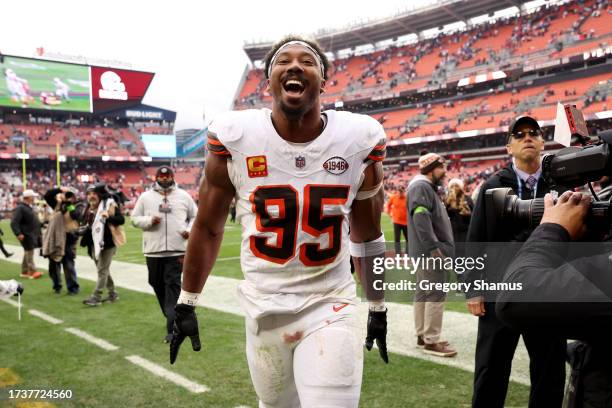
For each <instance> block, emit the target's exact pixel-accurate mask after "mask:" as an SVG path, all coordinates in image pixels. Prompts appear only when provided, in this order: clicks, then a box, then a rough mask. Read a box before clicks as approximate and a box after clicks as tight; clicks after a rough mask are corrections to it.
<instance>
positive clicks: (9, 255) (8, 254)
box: [4, 252, 15, 258]
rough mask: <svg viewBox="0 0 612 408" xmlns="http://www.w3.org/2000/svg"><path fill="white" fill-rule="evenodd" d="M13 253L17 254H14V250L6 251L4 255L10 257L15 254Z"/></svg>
mask: <svg viewBox="0 0 612 408" xmlns="http://www.w3.org/2000/svg"><path fill="white" fill-rule="evenodd" d="M13 255H15V254H14V253H12V252H8V253H6V254H5V255H4V256H6V257H7V258H10V257H11V256H13Z"/></svg>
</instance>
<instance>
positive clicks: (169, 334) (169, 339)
mask: <svg viewBox="0 0 612 408" xmlns="http://www.w3.org/2000/svg"><path fill="white" fill-rule="evenodd" d="M173 337H174V334H172V333H168V334H166V338H164V343H166V344H168V343H170V342H171V341H172V338H173Z"/></svg>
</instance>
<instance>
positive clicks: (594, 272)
mask: <svg viewBox="0 0 612 408" xmlns="http://www.w3.org/2000/svg"><path fill="white" fill-rule="evenodd" d="M590 202H591V197H590V196H588V195H586V194H582V193H572V192H570V191H567V192H565V193H563V194H562V195H561V197H559V199H558V200H557V203H556V204H554V203H553V198H552V196H551V195H550V194H547V195H546V197H545V198H544V206H545V207H544V208H545V209H544V215H543V216H542V221H541V222H540V225H539V226H538V227H537V228H536V229H535V230H534V232H533V234H532V235H531V237H530V238H529V240H528V241H527V242H526V243H525V245H523V247H522V248H521V250H520V251H519V252H518V254H517V256H516V257H515V259H514V261H513V262H512V263H511V264H510V266H509V267H508V269H507V271H506V275H505V277H504V282H510V281H512V282H522V283H523V290H522V291H521V292H511V291H506V292H503V293H501V294H500V296H499V297H498V304H497V307H496V310H497V312H498V313H499V316H500V318H501V319H503V321H504V322H507V323H508V324H510V325H511V326H512V327H515V328H517V329H520V330H525V329H538V330H545V331H548V332H554V333H556V334H559V335H561V336H563V337H566V338H573V339H582V340H588V341H596V340H605V341H608V342H609V341H610V340H612V303H611V302H612V273H610V271H612V257H611V256H612V255H611V254H610V252H607V253H604V254H601V255H594V256H589V257H583V258H578V259H574V260H571V261H567V260H566V258H567V253H568V250H567V248H568V246H567V244H565V245H562V243H567V242H569V241H574V240H576V239H577V238H579V237H580V236H581V235H583V234H584V232H585V231H586V228H585V225H584V220H585V217H586V214H587V213H588V210H589V205H590ZM543 288H545V289H546V290H542V289H543ZM529 292H533V293H529ZM534 298H537V299H538V302H537V303H534V302H519V301H520V300H522V299H534ZM610 354H611V355H612V352H610ZM611 368H612V367H611Z"/></svg>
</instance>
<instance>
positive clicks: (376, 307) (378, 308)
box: [368, 299, 387, 312]
mask: <svg viewBox="0 0 612 408" xmlns="http://www.w3.org/2000/svg"><path fill="white" fill-rule="evenodd" d="M368 303H369V306H368V309H370V310H371V311H373V312H384V311H385V310H387V306H385V299H382V300H370V301H368Z"/></svg>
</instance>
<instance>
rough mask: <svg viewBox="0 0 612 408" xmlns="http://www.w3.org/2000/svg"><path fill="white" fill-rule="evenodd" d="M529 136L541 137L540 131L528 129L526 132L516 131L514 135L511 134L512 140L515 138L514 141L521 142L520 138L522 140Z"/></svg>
mask: <svg viewBox="0 0 612 408" xmlns="http://www.w3.org/2000/svg"><path fill="white" fill-rule="evenodd" d="M527 135H529V136H531V137H542V131H541V130H539V129H529V130H526V131H520V130H519V131H517V132H514V133H511V136H512V137H513V138H515V139H516V140H521V139H522V138H524V137H525V136H527Z"/></svg>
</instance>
